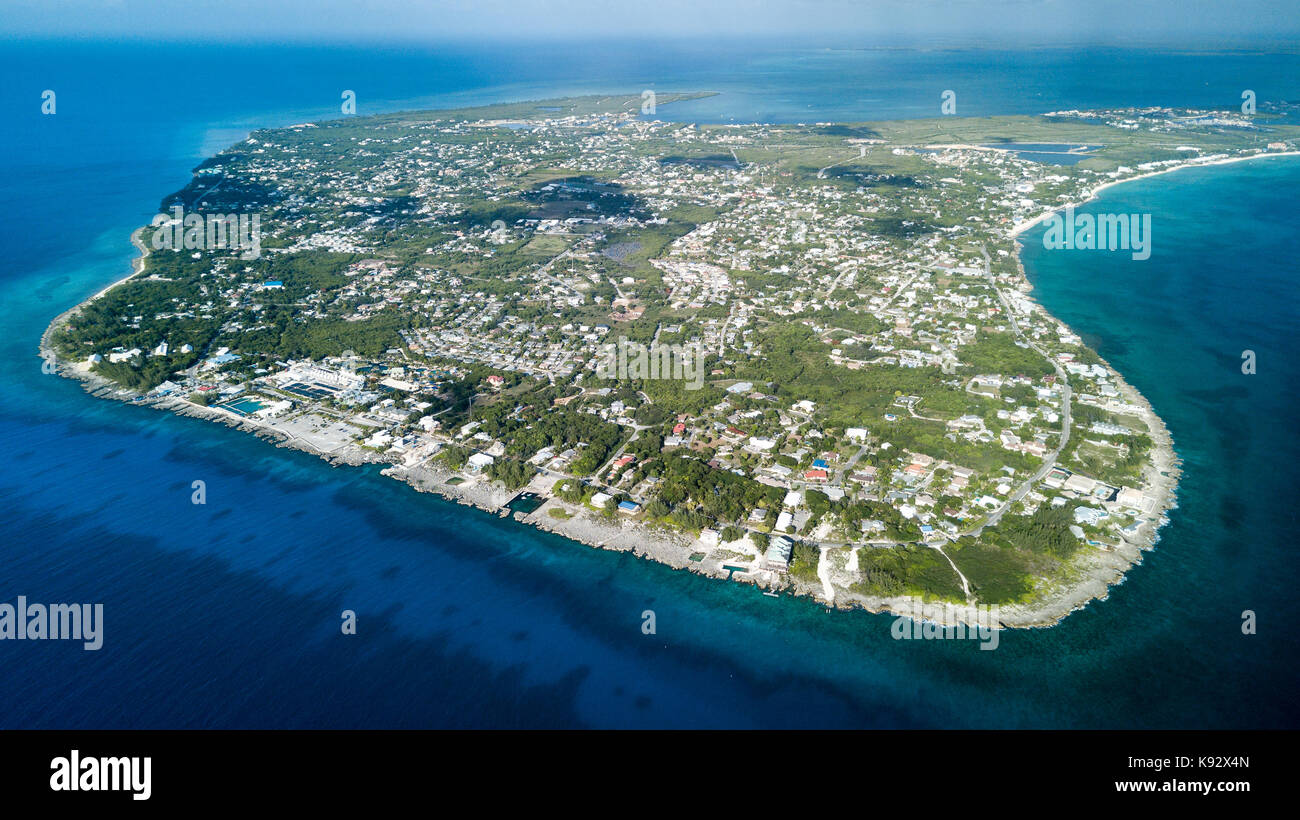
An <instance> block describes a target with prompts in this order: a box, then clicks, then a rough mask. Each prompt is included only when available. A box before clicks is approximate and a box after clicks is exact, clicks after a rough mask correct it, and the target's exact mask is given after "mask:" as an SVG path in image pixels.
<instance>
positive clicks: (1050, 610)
mask: <svg viewBox="0 0 1300 820" xmlns="http://www.w3.org/2000/svg"><path fill="white" fill-rule="evenodd" d="M1287 156H1290V157H1296V156H1300V151H1290V152H1276V153H1259V154H1254V155H1250V156H1242V157H1225V158H1222V159H1219V160H1216V161H1214V162H1190V163H1186V164H1183V165H1178V166H1174V167H1171V168H1165V169H1161V170H1158V171H1152V172H1148V173H1144V174H1139V175H1136V176H1132V177H1128V178H1125V179H1119V180H1112V181H1109V182H1106V183H1104V184H1102V185H1099V186H1097V187H1096V188H1093V189H1091V190H1090V191H1089V192H1088V195H1087V197H1086V198H1084V199H1083V200H1082V201H1081V202H1078V203H1067V204H1065V205H1061V206H1059V207H1056V208H1053V209H1051V210H1048V211H1046V212H1044V213H1043V214H1041V215H1039V216H1037V217H1035V218H1033V219H1032V220H1027V221H1023V222H1021V223H1017V224H1016V225H1014V226H1013V227H1012V229H1011V230H1010V232H1009V233H1008V234H1007V238H1008V239H1011V240H1013V242H1014V245H1015V249H1016V265H1017V269H1018V271H1019V275H1020V279H1021V280H1022V281H1023V283H1024V284H1025V285H1026V286H1027V288H1028V290H1027V291H1026V292H1024V296H1025V297H1026V298H1027V299H1028V300H1029V301H1030V302H1032V303H1033V304H1034V305H1035V306H1036V308H1037V310H1040V311H1042V313H1043V315H1044V316H1047V317H1048V318H1049V319H1050V320H1051V321H1053V322H1056V323H1057V324H1058V325H1059V326H1060V327H1063V328H1066V329H1067V330H1069V328H1068V326H1067V325H1066V324H1065V323H1064V322H1062V321H1061V320H1060V319H1058V318H1057V317H1055V316H1053V315H1052V314H1051V313H1050V312H1049V311H1047V310H1046V308H1044V307H1043V306H1042V305H1041V303H1039V302H1038V301H1037V300H1036V299H1034V297H1033V296H1032V289H1033V286H1032V283H1030V282H1029V279H1028V277H1027V275H1026V273H1025V268H1024V263H1023V259H1022V257H1021V253H1020V252H1021V250H1022V249H1023V245H1022V244H1021V240H1020V239H1019V237H1020V236H1021V235H1022V234H1023V233H1024V232H1025V231H1027V230H1028V229H1029V228H1031V227H1033V226H1034V225H1037V224H1038V223H1039V222H1042V221H1043V220H1044V219H1047V218H1050V217H1051V216H1052V215H1053V214H1056V213H1058V212H1060V211H1062V210H1064V209H1065V208H1067V207H1078V206H1079V205H1081V204H1084V203H1087V202H1091V201H1092V200H1093V199H1096V198H1097V196H1098V195H1099V194H1100V193H1101V192H1102V191H1104V190H1105V189H1107V188H1110V187H1112V186H1115V185H1120V184H1123V183H1126V182H1133V181H1135V180H1138V179H1146V178H1148V177H1152V176H1157V175H1160V174H1165V173H1170V172H1172V171H1179V170H1184V169H1187V168H1193V167H1213V166H1217V165H1227V164H1232V163H1236V162H1244V161H1250V160H1255V159H1262V158H1267V157H1287ZM143 230H144V229H143V227H141V228H137V229H136V230H135V231H134V232H133V233H132V235H131V242H132V244H133V245H134V246H135V247H136V249H137V250H138V251H139V256H137V257H135V258H134V259H132V261H131V272H130V273H129V274H127V275H126V276H125V277H123V278H121V279H119V280H117V281H114V282H112V283H110V284H109V285H107V286H106V287H104V288H102V289H101V290H100V291H98V292H97V293H95V294H94V295H92V296H90V297H88V298H87V299H85V300H83V301H81V302H80V303H78V304H77V305H74V306H73V307H72V308H69V309H68V310H66V311H64V312H63V313H60V314H59V315H57V316H56V317H55V318H54V319H53V320H52V321H51V322H50V324H49V325H48V326H47V327H46V329H45V332H44V333H43V334H42V336H41V339H40V344H39V352H40V355H41V357H42V358H43V359H45V360H46V362H47V363H51V364H52V366H53V371H54V372H57V373H59V374H60V375H63V376H66V377H68V378H73V379H76V380H78V381H80V382H82V386H83V389H84V390H85V391H86V392H87V393H90V394H91V395H93V396H95V397H96V398H110V399H115V400H118V401H122V402H125V403H130V404H142V405H144V406H149V407H153V408H155V409H159V410H165V411H169V412H172V413H174V414H176V415H181V416H188V417H191V418H201V419H205V420H208V421H216V422H220V423H222V424H225V425H226V426H228V427H232V428H236V429H239V430H240V431H242V432H248V433H252V434H253V435H255V436H257V437H258V438H260V439H263V440H264V441H268V442H270V443H273V444H274V445H275V446H276V447H284V448H288V449H294V450H298V451H300V452H304V453H308V454H311V455H314V456H316V457H318V458H321V459H322V460H324V461H326V462H327V463H328V464H330V465H331V466H340V465H345V464H346V465H351V466H360V465H363V464H383V465H386V466H385V467H384V468H383V469H382V470H381V471H380V472H381V475H383V476H385V477H388V478H393V479H395V480H398V481H401V482H403V483H405V484H407V485H408V486H410V487H412V488H413V489H414V490H415V491H417V492H431V493H434V494H436V495H439V496H441V497H442V498H444V499H445V500H448V501H454V502H456V503H458V504H462V505H465V506H473V507H476V508H478V509H480V510H482V511H484V512H487V513H491V514H494V515H497V516H499V517H502V518H505V517H509V518H511V519H513V520H514V521H516V522H517V523H520V524H525V525H528V526H531V527H534V528H536V529H539V530H542V531H545V532H549V533H552V534H555V535H559V536H562V537H564V538H567V539H569V540H571V541H575V542H577V543H580V544H583V545H585V546H588V547H594V548H599V549H607V550H613V551H619V552H631V553H632V554H634V555H636V556H638V557H640V558H644V559H647V560H653V561H657V562H659V563H662V564H665V565H667V566H669V567H671V568H674V569H687V570H689V571H691V572H693V573H695V574H698V575H704V576H708V577H710V578H718V579H724V580H733V581H739V582H741V583H748V584H751V585H753V586H756V587H759V588H760V589H764V590H767V591H769V592H770V591H777V592H780V593H782V594H784V593H786V592H788V593H790V594H792V595H798V596H806V597H809V598H811V599H812V600H814V601H816V602H817V603H819V604H821V605H823V606H826V607H827V609H828V610H829V609H831V608H834V609H837V610H844V611H848V610H854V609H861V610H865V611H868V612H872V613H876V614H893V615H898V616H910V615H912V613H913V612H914V611H915V610H914V607H915V605H916V603H917V602H918V600H919V599H917V598H915V597H913V596H891V597H888V598H885V597H875V596H868V595H863V594H861V593H855V592H852V591H851V590H849V589H848V588H847V585H840V584H834V585H832V586H831V592H832V593H833V594H832V597H831V598H829V599H828V598H827V595H826V588H825V587H824V586H823V583H822V581H821V580H820V578H819V579H818V580H815V581H805V580H803V579H799V578H795V577H794V576H790V575H786V576H775V575H773V574H772V573H770V572H767V571H757V572H737V573H734V574H733V573H732V572H731V571H730V570H727V569H725V568H724V567H723V566H722V565H723V564H725V563H727V562H728V559H727V558H726V557H722V558H710V559H709V560H701V561H692V560H691V555H693V554H697V553H701V552H703V553H709V552H710V549H709V548H706V547H705V546H704V545H703V544H702V543H701V542H699V541H698V539H694V538H691V537H689V536H688V535H683V534H680V533H675V532H671V531H667V530H662V529H660V528H657V527H651V526H648V525H645V524H641V523H637V522H631V521H627V520H619V519H614V520H604V519H602V518H599V517H598V516H597V515H596V514H595V513H593V512H591V511H589V510H587V509H586V508H585V507H583V506H581V505H574V504H570V503H568V502H564V501H562V500H561V499H559V498H557V497H554V496H549V495H547V497H546V501H545V502H544V503H543V504H542V505H541V506H539V507H538V508H537V509H535V510H534V511H533V512H532V513H528V514H523V513H520V512H508V513H503V509H504V505H505V504H507V503H508V502H509V501H510V500H511V499H513V498H514V497H515V496H516V495H518V494H519V493H520V492H523V491H525V490H533V491H535V492H539V493H542V494H545V493H546V492H547V491H548V490H549V489H550V485H553V484H554V483H555V481H556V479H553V478H548V477H546V476H545V474H540V473H539V474H538V475H537V476H536V477H534V479H533V480H532V481H531V482H529V484H527V485H525V486H524V487H521V488H519V489H518V490H513V491H510V490H505V489H503V488H500V487H497V486H495V485H493V483H491V482H489V481H479V480H477V479H474V480H470V481H467V482H465V483H463V484H459V485H450V484H447V483H446V482H447V479H449V478H451V477H452V476H453V475H455V474H454V473H452V472H451V471H450V470H447V469H446V468H442V467H441V466H436V467H431V466H429V465H428V464H427V463H421V464H417V465H414V466H409V467H408V466H404V465H401V464H396V463H394V461H393V459H392V458H386V457H383V456H380V455H378V454H376V453H373V452H371V451H368V450H365V449H363V448H361V447H359V446H357V445H355V444H348V445H344V446H342V447H339V448H336V449H335V450H331V451H323V450H320V449H319V448H317V447H315V446H313V445H311V444H310V443H308V442H305V441H302V440H300V439H297V438H296V437H294V436H292V435H290V434H288V433H286V432H284V431H282V430H279V429H278V428H276V426H275V425H274V424H271V423H268V422H263V421H258V420H254V419H251V418H247V417H240V416H238V415H236V414H234V413H231V412H229V411H225V410H221V409H217V408H212V407H204V406H201V405H197V404H194V403H192V402H189V401H188V400H186V399H184V398H179V397H146V396H143V395H142V394H139V393H136V392H135V391H132V390H129V389H127V388H124V387H121V386H120V385H117V384H116V383H114V382H111V381H109V380H107V379H105V378H103V377H101V376H98V375H97V374H95V373H93V372H91V371H90V369H89V365H88V363H85V362H81V363H73V362H68V361H64V360H61V359H59V358H58V356H57V355H56V354H55V353H54V351H53V350H52V349H51V347H50V339H51V337H52V335H53V333H54V332H55V331H56V330H57V329H58V328H59V327H61V326H62V325H63V324H65V323H66V322H67V321H68V320H69V319H71V318H72V317H74V316H76V315H77V314H78V313H79V312H80V310H81V309H82V308H84V307H85V306H86V305H88V304H90V303H91V302H93V301H95V300H96V299H99V298H101V297H102V296H103V295H104V294H106V293H108V292H109V291H111V290H112V289H113V288H115V287H117V286H118V285H121V284H123V283H124V282H126V281H128V280H130V279H132V278H134V277H136V276H138V275H139V274H141V273H142V272H143V271H144V265H145V260H146V259H147V258H148V256H149V253H150V251H149V249H148V248H147V247H146V246H145V245H144V243H143V242H142V241H141V240H140V237H141V235H142V233H143ZM1070 332H1073V331H1072V330H1070ZM1101 361H1102V364H1103V365H1104V366H1105V367H1106V368H1107V369H1108V370H1109V371H1110V372H1111V374H1112V375H1113V377H1114V380H1115V383H1116V385H1117V386H1118V388H1119V390H1120V394H1121V398H1122V399H1123V400H1124V401H1126V402H1127V403H1129V404H1132V405H1134V406H1136V407H1138V408H1140V415H1139V417H1140V418H1141V420H1142V421H1143V422H1145V423H1146V425H1147V429H1148V432H1149V434H1150V435H1151V438H1152V449H1151V461H1150V463H1149V464H1148V465H1147V467H1146V470H1145V471H1144V474H1143V482H1142V486H1141V489H1142V492H1143V494H1144V495H1147V496H1149V497H1151V498H1153V499H1154V500H1155V502H1156V504H1155V507H1154V509H1153V511H1152V512H1151V513H1145V514H1144V515H1143V517H1142V518H1143V521H1142V524H1141V525H1140V526H1139V528H1138V530H1137V532H1136V533H1135V535H1134V536H1131V537H1130V536H1123V537H1122V538H1121V540H1120V543H1119V544H1117V545H1115V546H1114V547H1112V548H1110V549H1104V550H1103V549H1094V550H1091V551H1089V552H1087V553H1082V554H1080V555H1078V556H1076V557H1075V558H1073V559H1071V560H1070V561H1069V564H1068V573H1069V576H1070V577H1069V579H1068V580H1064V581H1062V580H1054V581H1051V582H1047V583H1048V585H1047V586H1046V587H1045V588H1043V589H1040V590H1038V591H1037V595H1036V597H1035V599H1034V600H1033V601H1031V602H1028V603H1024V604H1011V605H1002V606H999V616H1000V619H999V620H1000V623H999V626H1000V627H1002V628H1046V627H1051V626H1054V625H1056V624H1058V623H1060V622H1061V621H1062V620H1064V619H1065V618H1066V617H1067V616H1068V615H1070V614H1071V613H1073V612H1075V611H1078V610H1080V609H1083V608H1085V607H1087V606H1088V604H1090V603H1091V602H1092V601H1094V600H1106V598H1107V597H1109V592H1110V588H1111V587H1112V586H1114V585H1117V584H1120V583H1123V581H1124V579H1125V576H1126V573H1127V572H1128V571H1129V570H1130V569H1132V568H1133V567H1134V566H1136V565H1138V564H1140V563H1142V560H1143V553H1144V552H1146V551H1148V550H1152V549H1154V548H1155V546H1156V545H1157V544H1158V543H1159V541H1160V534H1159V533H1160V530H1161V529H1162V527H1163V526H1164V525H1165V524H1167V523H1169V517H1168V514H1169V513H1170V512H1171V511H1172V510H1174V509H1177V507H1178V503H1177V488H1178V479H1179V478H1180V477H1181V472H1182V470H1181V459H1180V458H1179V456H1178V455H1177V452H1176V450H1175V448H1174V442H1173V437H1172V435H1171V434H1170V433H1169V431H1168V429H1167V427H1166V426H1165V423H1164V421H1163V419H1161V418H1160V417H1159V416H1158V415H1157V414H1156V413H1155V411H1154V409H1153V408H1152V407H1151V405H1150V403H1149V402H1148V401H1147V400H1146V398H1145V397H1144V396H1142V394H1141V393H1140V392H1139V391H1138V390H1137V389H1136V388H1134V387H1133V386H1132V385H1130V384H1129V383H1128V381H1127V380H1126V379H1124V377H1123V375H1122V374H1121V373H1120V372H1119V371H1118V370H1117V369H1116V368H1115V367H1114V366H1112V365H1111V364H1110V362H1108V361H1106V360H1104V359H1102V360H1101ZM1067 469H1068V468H1067ZM543 485H545V486H543ZM553 509H561V510H564V511H565V513H567V514H568V515H567V517H553V516H551V515H550V511H551V510H553ZM1148 519H1149V520H1148ZM721 546H723V547H725V546H726V545H721ZM861 548H862V547H859V549H861ZM833 553H837V554H840V555H845V556H847V555H851V554H852V553H851V551H850V550H849V549H847V548H842V547H840V548H831V549H830V550H829V551H827V552H825V553H824V554H823V559H822V561H823V562H828V561H829V560H830V555H831V554H833ZM730 563H732V564H736V563H743V562H739V561H738V560H731V561H730ZM855 563H856V562H855ZM835 571H836V568H834V567H831V568H829V569H827V570H826V574H827V576H828V577H831V576H832V573H834V572H835ZM820 572H821V571H820V568H819V574H820ZM945 606H946V609H947V610H948V611H949V613H950V614H951V616H952V617H953V618H954V619H955V621H956V622H963V623H967V624H970V625H974V624H975V623H976V618H977V612H976V611H975V610H973V609H972V607H971V606H970V605H967V604H956V603H950V604H945ZM985 623H987V622H985Z"/></svg>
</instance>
